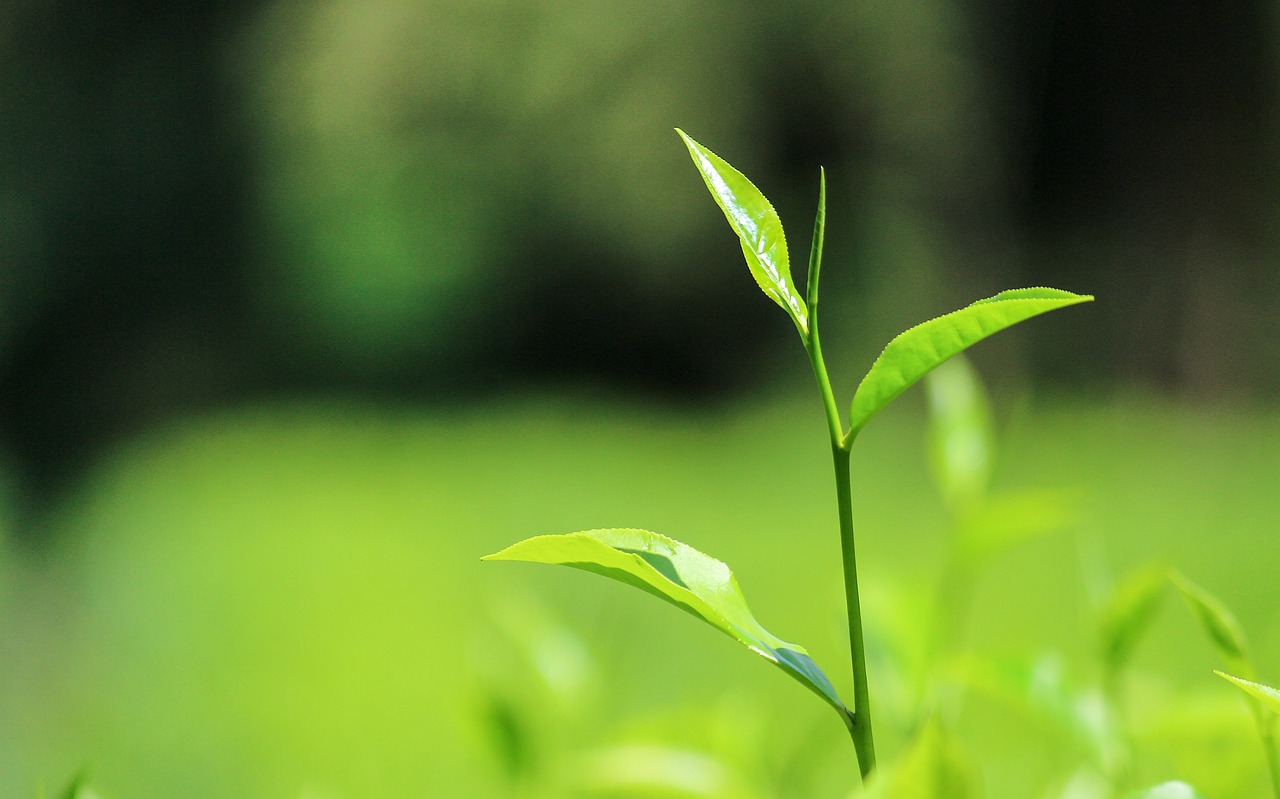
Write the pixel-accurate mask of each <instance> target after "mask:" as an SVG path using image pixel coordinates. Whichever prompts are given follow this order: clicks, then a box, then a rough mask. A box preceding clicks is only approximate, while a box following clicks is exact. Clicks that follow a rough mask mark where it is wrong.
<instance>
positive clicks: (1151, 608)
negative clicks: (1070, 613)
mask: <svg viewBox="0 0 1280 799" xmlns="http://www.w3.org/2000/svg"><path fill="white" fill-rule="evenodd" d="M1167 573H1168V569H1167V568H1166V567H1165V566H1164V565H1163V564H1160V563H1155V564H1148V565H1147V566H1144V567H1142V568H1139V569H1135V570H1134V571H1132V572H1130V573H1129V574H1128V575H1126V576H1125V578H1124V579H1123V580H1121V581H1120V583H1119V584H1118V585H1117V586H1116V587H1115V590H1114V591H1112V592H1111V596H1110V597H1109V598H1108V600H1107V602H1106V604H1105V605H1103V607H1102V609H1101V611H1100V612H1099V614H1098V633H1099V636H1098V637H1099V638H1100V639H1101V644H1102V657H1103V661H1104V662H1105V664H1106V666H1107V670H1108V671H1109V672H1111V673H1115V672H1118V671H1119V670H1120V669H1121V668H1123V666H1124V664H1125V662H1126V661H1127V660H1128V659H1129V655H1130V653H1132V652H1133V648H1134V646H1135V645H1136V644H1137V642H1138V639H1139V638H1141V637H1142V634H1143V633H1144V632H1146V630H1147V628H1148V627H1150V626H1151V620H1152V619H1153V618H1155V614H1156V610H1157V609H1158V608H1159V606H1160V597H1161V596H1163V594H1164V586H1165V580H1166V574H1167Z"/></svg>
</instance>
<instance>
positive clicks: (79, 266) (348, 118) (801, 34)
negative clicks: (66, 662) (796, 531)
mask: <svg viewBox="0 0 1280 799" xmlns="http://www.w3.org/2000/svg"><path fill="white" fill-rule="evenodd" d="M476 5H478V4H472V3H470V2H463V1H462V0H453V1H450V0H435V1H433V2H407V1H405V0H380V1H379V2H375V3H354V2H352V3H342V2H301V1H298V2H283V1H282V2H277V3H261V2H239V3H222V4H212V5H210V4H199V3H183V2H178V3H170V4H166V5H165V6H164V7H163V8H159V9H157V7H155V6H153V5H144V4H142V3H133V2H117V3H98V2H91V3H84V2H79V3H73V2H57V3H34V2H19V3H15V4H10V6H9V7H8V8H6V9H5V10H3V11H0V66H3V69H0V100H2V101H3V106H4V107H5V108H6V109H7V111H8V117H7V119H8V122H7V124H6V125H5V126H3V128H2V129H0V384H2V385H3V387H4V390H3V396H2V397H0V403H2V407H0V444H2V446H3V451H4V452H5V453H6V457H7V458H8V460H9V466H10V467H11V469H12V471H13V473H14V474H15V475H16V477H15V479H16V480H17V488H16V492H17V494H18V495H20V496H21V497H26V498H27V501H29V502H30V503H31V504H32V507H39V506H40V505H41V504H42V503H44V502H46V501H47V500H48V499H49V498H51V497H54V496H56V495H57V494H58V492H60V491H61V490H62V489H64V488H65V487H66V486H67V485H68V481H69V480H72V479H74V477H75V476H76V475H77V474H79V473H80V472H81V471H82V470H83V468H85V467H86V466H87V465H88V464H90V463H91V462H92V461H93V459H94V458H95V457H97V456H98V454H99V453H101V451H102V450H103V448H104V447H105V446H108V445H110V444H112V443H113V442H116V441H118V440H120V439H121V438H122V437H123V436H127V435H130V434H133V433H135V432H137V431H140V430H142V429H145V428H146V427H147V426H149V425H153V424H155V423H157V422H160V421H163V420H164V419H166V418H170V417H173V416H175V415H178V414H183V413H188V412H191V411H196V410H203V409H211V408H218V407H224V406H226V405H229V404H234V403H240V402H245V401H254V400H259V399H262V398H269V397H272V396H287V395H298V394H323V395H330V396H331V395H335V394H336V395H339V396H352V397H371V398H375V399H380V400H390V401H409V402H436V403H455V402H465V401H472V400H474V399H475V398H476V397H477V396H484V395H491V394H493V393H496V392H507V391H513V390H518V389H520V388H522V387H527V386H530V385H541V386H556V385H563V384H565V383H570V384H572V383H578V382H581V381H584V380H588V379H589V380H591V381H592V382H593V384H597V385H599V384H603V385H605V386H608V387H615V388H619V389H625V390H641V391H643V392H645V395H646V396H653V397H663V398H665V399H666V400H669V401H680V402H684V401H690V402H706V401H720V400H723V399H726V398H730V397H732V396H733V395H734V394H735V392H739V391H741V390H742V389H744V388H746V387H748V385H749V381H750V380H752V379H754V375H757V374H758V373H759V371H760V370H759V369H755V368H744V365H746V364H748V363H749V362H750V361H752V360H753V359H757V358H760V357H762V356H764V357H767V356H769V354H770V353H771V352H772V348H773V347H774V346H775V344H774V343H773V342H774V339H775V338H777V337H775V336H772V335H765V334H761V335H756V331H760V330H762V329H763V330H770V329H771V328H769V327H768V326H769V325H772V324H773V323H774V322H775V321H776V320H775V319H774V316H775V315H774V313H773V309H772V308H771V307H768V306H767V303H761V302H759V301H758V297H757V296H756V290H755V287H754V286H753V285H751V284H750V281H749V280H747V279H745V271H744V270H742V269H741V268H740V267H741V265H740V264H736V263H732V261H731V260H730V259H729V258H728V257H727V256H726V252H727V251H726V247H725V245H726V241H725V239H724V235H723V231H722V229H721V227H722V222H721V221H720V220H718V219H717V218H716V216H715V214H714V213H713V212H710V211H708V209H707V208H706V204H705V200H704V198H703V197H702V196H701V194H700V192H701V191H702V189H701V186H700V185H699V184H698V181H697V179H696V176H695V175H694V174H693V173H692V172H691V171H690V170H689V168H688V164H687V162H686V159H684V156H683V153H682V152H681V148H680V145H679V142H678V141H677V140H676V138H675V136H674V134H672V133H671V131H670V129H671V127H673V126H675V125H680V126H682V127H685V128H686V129H688V130H689V131H690V132H691V133H693V134H694V135H696V136H697V137H698V138H699V139H700V140H702V141H703V142H705V143H707V144H709V145H710V146H712V147H713V148H715V149H717V150H719V151H720V152H721V153H722V154H723V155H725V156H726V157H727V158H729V160H731V161H732V162H733V163H735V164H738V165H739V166H741V167H742V168H744V169H746V170H747V171H748V172H749V173H750V174H752V175H753V176H754V177H756V178H757V179H758V180H759V182H760V183H761V185H762V186H763V187H765V188H766V193H768V194H769V195H770V196H771V197H774V198H775V201H776V202H778V203H779V207H780V211H781V212H782V215H783V219H784V220H785V221H787V222H788V225H789V228H790V230H791V236H792V239H793V241H792V243H791V246H792V249H793V251H794V252H793V258H794V259H795V260H796V262H797V266H796V271H797V272H799V271H802V265H801V264H802V261H803V253H804V249H805V246H806V242H807V235H808V224H809V220H810V219H811V213H812V207H813V202H814V199H815V193H816V172H817V166H818V165H819V164H822V165H824V166H825V167H826V169H827V174H828V179H829V181H831V211H830V213H831V216H830V219H831V223H830V224H831V228H830V229H829V232H828V263H829V264H830V266H829V267H828V279H827V280H826V281H824V282H825V283H827V286H826V287H824V288H826V289H829V297H828V298H827V302H829V303H832V304H834V303H840V304H843V305H845V306H847V307H848V309H849V310H848V311H847V312H842V313H841V314H836V313H834V312H833V313H832V314H831V315H830V316H831V317H832V318H836V317H837V316H847V317H848V318H852V319H857V320H860V321H857V322H855V323H853V325H854V326H853V327H852V328H850V329H849V330H846V331H835V332H834V333H833V334H832V338H833V340H835V341H836V342H839V341H840V340H841V337H842V336H843V338H844V339H845V340H846V341H850V342H852V341H862V340H864V339H865V340H868V341H871V342H875V343H876V344H878V343H880V342H882V341H883V340H884V336H885V334H886V333H887V332H890V331H892V330H895V329H899V328H900V327H901V323H902V322H903V321H904V320H905V321H911V320H913V319H916V318H923V316H925V315H928V314H931V313H936V312H939V311H942V310H947V309H950V308H951V307H953V306H954V304H955V302H956V301H964V300H968V299H973V298H976V297H979V296H986V295H989V294H990V293H992V292H993V290H994V289H998V288H1000V287H1003V286H1006V285H1014V284H1039V283H1044V284H1050V285H1060V286H1062V287H1064V288H1068V289H1073V290H1079V291H1089V292H1093V293H1096V294H1097V295H1098V296H1099V302H1098V303H1096V305H1095V306H1094V307H1092V308H1091V309H1090V314H1091V317H1090V319H1089V320H1088V322H1087V323H1080V322H1079V320H1071V323H1070V324H1067V323H1066V322H1063V323H1060V324H1059V323H1056V320H1046V323H1045V324H1042V325H1037V326H1033V327H1031V328H1029V329H1028V331H1026V333H1025V335H1024V337H1023V338H1021V339H1019V341H1018V343H1017V344H1016V345H1007V346H1006V347H1005V349H1003V350H1001V349H998V348H997V349H993V350H992V353H991V354H990V355H989V356H988V357H989V358H991V359H992V362H993V363H995V364H996V365H999V366H1000V367H1002V368H1006V367H1007V368H1008V369H1009V370H1012V371H1016V372H1018V373H1020V374H1024V375H1028V376H1029V377H1030V378H1032V379H1035V380H1038V381H1040V382H1043V383H1054V382H1057V383H1063V384H1081V383H1084V384H1088V385H1091V386H1094V387H1095V388H1100V387H1107V386H1114V385H1118V384H1122V383H1135V382H1136V383H1142V384H1148V385H1153V386H1158V387H1161V388H1164V389H1168V390H1175V391H1184V392H1193V393H1197V394H1208V395H1217V394H1223V393H1231V394H1236V393H1263V394H1266V393H1271V394H1274V392H1275V387H1276V386H1277V385H1280V347H1278V346H1277V345H1276V344H1275V342H1276V341H1278V340H1280V336H1278V334H1280V321H1277V319H1278V316H1277V314H1275V313H1274V309H1275V308H1276V307H1277V303H1278V302H1280V269H1277V268H1276V258H1277V254H1280V241H1277V229H1278V226H1277V225H1276V218H1277V210H1278V209H1280V196H1278V195H1277V189H1278V187H1280V179H1278V177H1277V174H1276V166H1277V153H1278V152H1280V145H1278V142H1280V136H1278V134H1280V122H1278V120H1277V97H1278V96H1280V95H1278V92H1277V79H1278V77H1280V66H1278V65H1277V47H1276V41H1277V38H1276V32H1277V30H1278V25H1280V23H1278V22H1277V20H1276V18H1275V12H1274V11H1273V10H1272V8H1271V5H1270V4H1267V3H1262V2H1253V3H1228V4H1212V3H1185V4H1174V5H1172V6H1170V5H1169V4H1160V3H1154V2H1143V3H1129V4H1123V5H1116V4H1112V3H1107V2H1103V1H1102V0H1091V1H1090V2H1080V3H1070V4H1063V3H1049V2H1033V1H1032V0H1020V1H1019V2H1012V1H1008V2H998V3H989V4H978V3H963V2H951V3H948V2H945V1H944V0H909V1H908V2H901V3H880V4H876V3H852V2H849V3H844V2H829V3H819V2H801V3H796V4H790V5H788V6H787V7H786V8H775V7H774V4H768V3H752V4H738V3H728V2H723V3H721V2H708V3H704V4H698V5H697V6H696V7H694V8H693V9H692V10H691V9H689V8H688V7H686V6H685V5H684V4H678V3H671V4H664V3H656V4H654V3H636V4H626V3H618V4H602V3H595V2H590V1H589V0H564V2H560V3H545V2H535V1H534V0H513V2H510V3H506V4H502V5H501V6H500V8H501V10H500V11H498V10H494V9H488V10H485V9H478V8H476V7H475V6H476ZM1064 336H1070V338H1071V340H1072V343H1071V344H1070V346H1063V344H1062V341H1061V338H1062V337H1064ZM1051 339H1054V340H1051ZM832 346H833V345H829V347H832ZM856 346H861V345H854V348H855V349H856ZM1010 346H1016V347H1017V349H1016V350H1014V349H1009V347H1010ZM862 354H865V355H874V352H872V351H867V352H864V353H862Z"/></svg>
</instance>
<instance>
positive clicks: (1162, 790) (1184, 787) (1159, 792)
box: [1132, 782, 1204, 799]
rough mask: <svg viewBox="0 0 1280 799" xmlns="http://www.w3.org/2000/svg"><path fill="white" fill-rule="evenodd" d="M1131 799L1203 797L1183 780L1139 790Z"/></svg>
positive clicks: (1200, 798)
mask: <svg viewBox="0 0 1280 799" xmlns="http://www.w3.org/2000/svg"><path fill="white" fill-rule="evenodd" d="M1132 799H1204V796H1203V795H1202V794H1201V793H1200V792H1199V791H1197V790H1196V789H1195V788H1192V787H1191V786H1190V785H1188V784H1186V783H1185V782H1164V783H1161V784H1159V785H1156V786H1155V787H1152V788H1148V789H1146V790H1145V791H1139V792H1138V793H1136V794H1134V795H1133V797H1132Z"/></svg>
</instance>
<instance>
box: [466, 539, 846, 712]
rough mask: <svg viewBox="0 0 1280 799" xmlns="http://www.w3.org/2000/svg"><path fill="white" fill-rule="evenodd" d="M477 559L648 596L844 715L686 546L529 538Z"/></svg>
mask: <svg viewBox="0 0 1280 799" xmlns="http://www.w3.org/2000/svg"><path fill="white" fill-rule="evenodd" d="M484 560H518V561H527V562H531V563H551V564H559V565H562V566H572V567H573V568H575V569H582V570H584V571H589V572H593V573H595V574H600V575H603V576H605V577H608V578H610V579H613V580H617V581H618V582H622V583H626V584H627V585H630V586H634V587H636V588H639V589H640V590H642V591H645V592H647V593H650V594H653V595H654V596H656V597H658V598H659V599H661V600H663V601H665V602H668V603H670V604H672V605H675V606H676V607H678V608H680V609H681V610H684V611H686V612H688V613H691V614H693V615H694V616H697V617H698V618H700V619H702V620H703V621H705V622H707V623H708V624H710V625H711V626H713V627H715V628H716V629H718V630H720V631H721V632H723V633H725V634H726V635H728V636H730V637H731V638H733V639H734V640H736V641H738V642H739V643H741V644H743V645H744V646H746V647H747V648H748V649H750V650H751V651H752V652H755V653H756V654H757V655H760V656H761V657H763V658H765V659H766V660H768V661H770V662H771V663H773V664H774V665H776V666H777V667H778V668H780V669H782V670H783V671H785V672H786V673H788V674H790V675H791V676H792V677H794V678H795V679H797V680H799V681H800V682H801V683H802V684H804V685H805V686H806V687H807V688H809V689H810V690H812V691H813V692H814V693H816V694H817V695H818V696H820V697H822V698H823V699H824V700H826V701H827V702H828V703H829V704H830V705H831V706H832V707H834V708H836V710H838V711H839V712H840V713H841V716H842V717H843V718H845V720H846V723H847V713H848V711H847V709H846V708H845V705H844V703H842V702H841V701H840V697H838V696H837V695H836V691H835V688H834V687H833V686H832V685H831V681H830V680H829V679H827V676H826V675H825V674H823V673H822V670H821V669H819V668H818V666H817V664H815V663H814V662H813V660H812V659H811V658H810V657H809V654H808V653H807V652H806V651H805V650H804V649H803V648H802V647H799V646H796V645H795V644H789V643H787V642H786V641H783V640H782V639H781V638H778V637H777V636H775V635H773V634H772V633H770V632H769V631H768V630H766V629H764V627H762V626H761V625H760V623H759V622H758V621H756V619H755V617H754V616H753V615H752V614H751V610H750V608H748V607H747V601H746V599H745V598H744V597H743V595H742V591H741V589H739V588H738V581H737V580H736V579H735V578H734V576H733V573H732V572H731V571H730V570H729V567H728V566H726V565H725V564H724V563H722V562H720V561H718V560H716V559H715V558H713V557H711V556H709V555H706V554H703V553H702V552H699V551H698V550H696V549H694V548H693V547H691V546H688V545H687V544H683V543H681V542H679V541H676V540H674V539H671V538H667V537H666V536H663V535H658V534H657V533H651V532H649V531H647V530H632V529H607V530H588V531H585V532H580V533H569V534H567V535H543V536H537V537H534V538H528V539H525V540H524V541H521V542H519V543H517V544H513V545H512V546H510V547H507V548H506V549H504V550H502V551H501V552H498V553H495V554H493V555H489V556H487V557H486V558H484Z"/></svg>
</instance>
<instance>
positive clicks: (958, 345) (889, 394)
mask: <svg viewBox="0 0 1280 799" xmlns="http://www.w3.org/2000/svg"><path fill="white" fill-rule="evenodd" d="M1092 299H1093V297H1092V296H1089V295H1085V294H1073V293H1071V292H1069V291H1060V290H1058V289H1051V288H1029V289H1011V290H1009V291H1002V292H1000V293H999V294H997V295H995V296H994V297H989V298H987V299H985V300H978V301H977V302H975V303H973V304H972V305H968V306H966V307H964V308H961V309H960V310H958V311H952V312H951V313H949V314H946V315H945V316H939V317H938V318H936V319H930V320H929V321H927V322H923V323H921V324H918V325H916V326H915V327H913V328H911V329H910V330H907V331H906V332H905V333H901V334H899V335H898V336H897V337H896V338H894V339H893V340H892V341H890V342H889V344H888V346H886V347H885V348H884V352H882V353H880V357H879V358H876V361H875V363H873V364H872V365H871V369H870V370H869V371H868V372H867V374H866V376H865V377H864V378H862V382H861V383H860V384H859V385H858V390H857V391H856V392H855V393H854V395H853V404H852V407H851V408H850V412H849V426H850V427H851V428H852V430H853V432H854V433H857V432H858V431H859V430H861V429H862V428H863V427H864V426H865V425H866V424H867V422H868V421H869V420H870V419H871V417H872V416H874V415H875V414H876V413H878V412H879V411H880V410H881V409H882V408H884V406H886V405H888V404H889V403H890V402H891V401H893V399H894V398H895V397H897V396H898V395H899V394H901V393H902V392H904V391H906V390H907V389H908V388H910V387H911V386H912V385H914V384H915V383H916V381H918V380H919V379H920V378H922V377H924V376H925V375H926V374H928V373H929V372H930V371H931V370H932V369H934V368H936V367H937V366H938V365H940V364H942V363H943V362H944V361H946V360H947V359H948V358H950V357H951V356H953V355H956V354H957V353H960V352H963V351H964V350H965V349H967V348H969V347H970V346H972V345H974V344H976V343H978V342H979V341H981V340H983V339H984V338H986V337H987V336H990V335H992V334H993V333H997V332H999V331H1001V330H1004V329H1005V328H1006V327H1009V326H1011V325H1015V324H1017V323H1018V322H1021V321H1023V320H1026V319H1030V318H1031V317H1033V316H1039V315H1040V314H1042V313H1046V312H1048V311H1052V310H1056V309H1058V308H1065V307H1067V306H1070V305H1076V304H1079V303H1082V302H1089V301H1091V300H1092Z"/></svg>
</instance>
